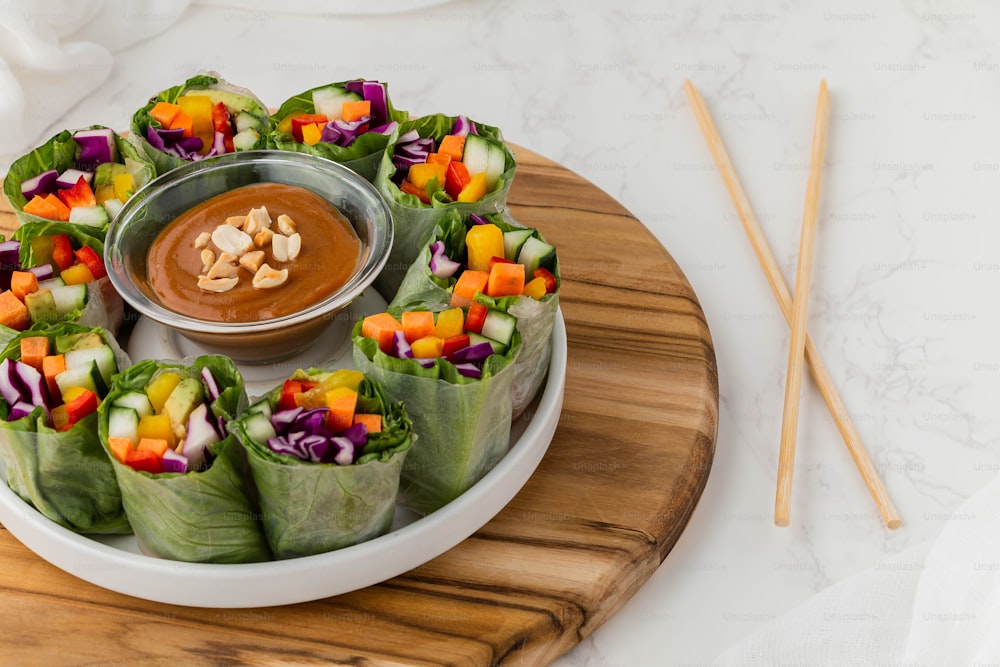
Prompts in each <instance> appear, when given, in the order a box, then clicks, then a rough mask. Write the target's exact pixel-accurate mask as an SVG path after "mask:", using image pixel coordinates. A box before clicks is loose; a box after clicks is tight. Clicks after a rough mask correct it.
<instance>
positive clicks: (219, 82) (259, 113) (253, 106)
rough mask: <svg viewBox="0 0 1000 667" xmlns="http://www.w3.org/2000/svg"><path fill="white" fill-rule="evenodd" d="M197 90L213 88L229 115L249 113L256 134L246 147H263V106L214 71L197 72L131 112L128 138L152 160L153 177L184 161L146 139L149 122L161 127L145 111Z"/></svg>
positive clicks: (265, 121)
mask: <svg viewBox="0 0 1000 667" xmlns="http://www.w3.org/2000/svg"><path fill="white" fill-rule="evenodd" d="M199 90H204V91H215V92H214V93H213V95H214V97H213V99H214V100H215V101H221V102H224V103H225V105H226V109H228V110H229V113H230V114H233V115H235V114H236V113H238V112H239V111H245V112H246V113H248V114H249V115H250V116H252V117H253V124H252V127H253V128H254V129H255V130H256V131H257V133H258V135H260V136H259V137H258V139H257V141H256V142H255V143H254V144H253V145H252V146H251V147H250V149H260V148H266V147H267V135H268V117H269V113H268V110H267V106H266V105H265V104H264V103H263V102H262V101H261V100H260V99H259V98H258V97H257V96H256V95H254V94H253V93H252V92H250V91H249V90H248V89H246V88H241V87H239V86H234V85H232V84H231V83H229V82H228V81H226V80H224V79H222V78H221V77H220V76H219V75H218V74H216V73H215V72H201V73H198V74H196V75H195V76H192V77H190V78H189V79H187V80H186V81H185V82H184V83H182V84H178V85H176V86H172V87H170V88H167V89H165V90H162V91H160V92H159V93H157V94H156V95H154V96H153V97H151V98H149V101H148V102H147V103H146V104H145V106H143V107H142V108H140V109H138V110H137V111H136V112H135V113H134V114H132V121H131V125H130V129H131V131H130V133H129V140H130V141H131V142H132V143H133V144H135V146H136V147H138V148H139V150H140V151H141V152H142V153H144V154H145V155H146V156H148V158H149V159H150V160H151V161H152V162H153V165H154V167H155V169H156V174H157V176H160V175H162V174H165V173H167V172H168V171H170V170H171V169H174V168H176V167H180V166H181V165H183V164H186V161H185V160H182V159H181V158H179V157H176V156H174V155H170V154H169V153H164V152H163V151H161V150H158V149H156V148H153V147H152V146H151V145H150V143H149V142H148V141H147V140H146V130H147V129H148V128H149V126H150V125H152V126H153V127H154V128H159V127H162V126H161V124H160V121H158V120H156V119H155V118H153V117H152V116H150V115H149V112H150V111H151V110H152V109H153V107H154V106H156V103H157V102H169V103H170V104H176V103H177V100H178V98H180V97H181V95H184V94H186V93H188V92H191V91H199Z"/></svg>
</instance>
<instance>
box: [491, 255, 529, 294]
mask: <svg viewBox="0 0 1000 667" xmlns="http://www.w3.org/2000/svg"><path fill="white" fill-rule="evenodd" d="M522 291H524V264H515V263H513V262H511V263H507V262H497V263H495V264H494V265H493V268H492V269H490V278H489V280H488V281H487V283H486V295H487V296H514V295H517V294H520V293H521V292H522Z"/></svg>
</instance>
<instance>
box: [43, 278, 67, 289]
mask: <svg viewBox="0 0 1000 667" xmlns="http://www.w3.org/2000/svg"><path fill="white" fill-rule="evenodd" d="M65 284H66V281H65V280H63V279H62V278H60V277H59V276H56V277H55V278H46V279H45V280H39V281H38V289H39V290H43V289H47V290H50V289H52V288H53V287H62V286H63V285H65Z"/></svg>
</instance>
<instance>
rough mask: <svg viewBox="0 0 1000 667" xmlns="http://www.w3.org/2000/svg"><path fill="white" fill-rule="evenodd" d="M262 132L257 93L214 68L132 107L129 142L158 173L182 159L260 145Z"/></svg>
mask: <svg viewBox="0 0 1000 667" xmlns="http://www.w3.org/2000/svg"><path fill="white" fill-rule="evenodd" d="M267 133H268V111H267V107H266V106H265V105H264V103H263V102H262V101H261V100H260V99H259V98H258V97H257V96H256V95H254V94H253V93H252V92H250V91H249V90H247V89H246V88H240V87H238V86H234V85H232V84H230V83H229V82H227V81H225V80H223V79H222V78H221V77H220V76H219V75H218V74H217V73H216V72H200V73H198V74H196V75H195V76H193V77H191V78H190V79H188V80H187V81H185V82H184V83H182V84H179V85H177V86H174V87H172V88H167V89H166V90H163V91H161V92H159V93H158V94H156V95H155V96H153V97H151V98H150V99H149V102H147V103H146V105H145V106H143V107H142V108H141V109H139V110H138V111H136V112H135V113H134V114H133V115H132V123H131V133H130V134H129V140H131V141H132V142H133V143H134V144H135V145H136V146H138V147H139V148H140V149H141V150H142V152H144V153H145V154H146V155H148V156H149V159H150V160H152V161H153V164H154V165H155V167H156V174H157V175H161V174H165V173H167V172H168V171H170V170H171V169H173V168H175V167H179V166H181V165H182V164H185V163H186V162H191V161H195V160H201V159H204V158H206V157H211V156H213V155H222V154H224V153H232V152H233V151H249V150H253V149H255V148H265V147H266V146H267Z"/></svg>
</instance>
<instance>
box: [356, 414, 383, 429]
mask: <svg viewBox="0 0 1000 667" xmlns="http://www.w3.org/2000/svg"><path fill="white" fill-rule="evenodd" d="M354 423H355V424H364V425H365V428H366V429H368V432H369V433H381V432H382V415H376V414H371V413H368V414H365V413H359V414H356V415H354Z"/></svg>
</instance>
